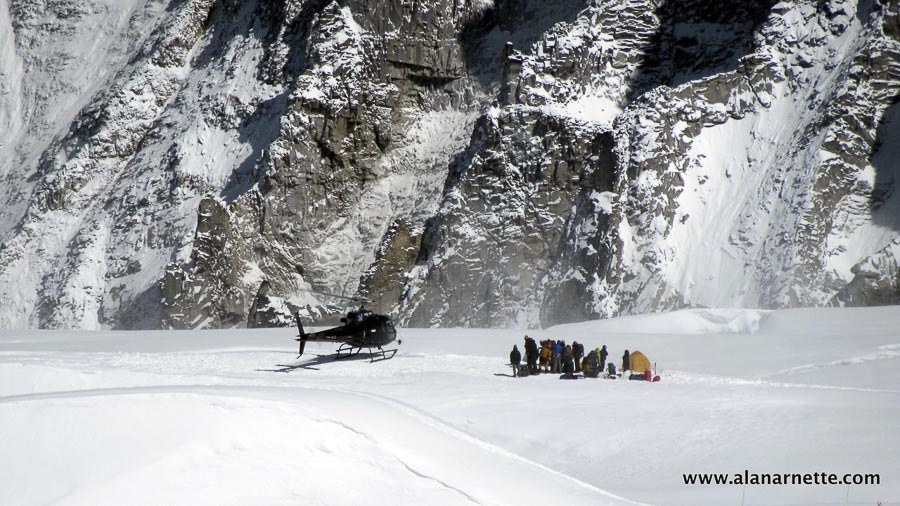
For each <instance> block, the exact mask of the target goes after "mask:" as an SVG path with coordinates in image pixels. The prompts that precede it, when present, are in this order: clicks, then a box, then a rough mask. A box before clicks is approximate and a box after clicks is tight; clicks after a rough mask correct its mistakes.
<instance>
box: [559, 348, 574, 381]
mask: <svg viewBox="0 0 900 506" xmlns="http://www.w3.org/2000/svg"><path fill="white" fill-rule="evenodd" d="M562 372H563V374H565V376H566V377H567V378H572V377H574V376H575V358H574V355H573V353H572V347H571V346H566V347H565V348H563V356H562Z"/></svg>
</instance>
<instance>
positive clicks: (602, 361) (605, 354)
mask: <svg viewBox="0 0 900 506" xmlns="http://www.w3.org/2000/svg"><path fill="white" fill-rule="evenodd" d="M598 356H599V357H600V370H601V371H602V370H603V369H605V368H606V357H608V356H609V352H608V351H606V345H605V344H604V345H603V348H600V351H599V352H598Z"/></svg>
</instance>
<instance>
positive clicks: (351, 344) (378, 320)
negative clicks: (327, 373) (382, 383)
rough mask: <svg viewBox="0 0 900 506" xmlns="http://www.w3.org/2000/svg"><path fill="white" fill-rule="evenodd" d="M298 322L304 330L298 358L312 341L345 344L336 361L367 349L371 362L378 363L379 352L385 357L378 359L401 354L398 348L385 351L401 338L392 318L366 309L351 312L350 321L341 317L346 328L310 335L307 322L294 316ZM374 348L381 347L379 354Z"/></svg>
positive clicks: (301, 329)
mask: <svg viewBox="0 0 900 506" xmlns="http://www.w3.org/2000/svg"><path fill="white" fill-rule="evenodd" d="M294 319H296V320H297V329H298V330H299V331H300V334H299V335H298V336H297V339H294V340H295V341H299V342H300V349H299V354H298V355H297V358H300V357H301V356H303V350H304V349H305V348H306V343H307V342H309V341H320V342H321V341H325V342H332V343H341V345H340V346H339V347H338V350H337V358H336V359H335V360H340V359H342V358H348V357H352V356H355V355H358V354H359V352H361V351H362V349H363V348H367V349H368V350H369V357H370V360H369V362H375V358H374V356H375V355H376V354H377V353H378V352H381V358H380V359H378V360H387V359H390V358H394V355H396V354H397V349H396V348H395V349H392V350H385V349H384V348H383V346H386V345H388V344H390V343H392V342H394V340H395V339H396V338H397V329H396V328H394V322H393V321H391V318H390V317H389V316H386V315H383V314H376V313H373V312H372V311H369V310H367V309H365V307H361V308H360V309H359V310H357V311H350V312H349V313H347V317H346V318H341V323H343V325H342V326H340V327H334V328H331V329H327V330H322V331H319V332H312V333H306V331H305V330H304V329H303V323H301V322H300V315H299V314H297V313H294ZM397 344H403V341H402V340H399V341H397ZM373 348H378V352H373V351H372V349H373Z"/></svg>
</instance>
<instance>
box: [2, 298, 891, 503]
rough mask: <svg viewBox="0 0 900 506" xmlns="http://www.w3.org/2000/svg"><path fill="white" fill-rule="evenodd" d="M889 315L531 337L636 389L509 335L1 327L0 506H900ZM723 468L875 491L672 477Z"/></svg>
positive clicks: (725, 320) (787, 314)
mask: <svg viewBox="0 0 900 506" xmlns="http://www.w3.org/2000/svg"><path fill="white" fill-rule="evenodd" d="M898 328H900V308H896V307H884V308H865V309H800V310H784V311H773V312H768V311H751V310H723V309H704V310H685V311H679V312H674V313H668V314H657V315H646V316H633V317H625V318H617V319H612V320H604V321H595V322H586V323H579V324H571V325H565V326H558V327H553V328H550V329H545V330H540V331H534V333H533V334H532V335H533V336H534V337H539V338H543V337H553V338H562V339H566V340H567V341H571V340H573V339H575V340H578V341H580V342H584V343H586V347H588V348H592V347H596V346H600V345H601V344H606V345H607V347H608V348H609V349H610V352H611V355H610V356H611V357H612V358H615V359H616V361H617V362H620V360H619V357H620V356H621V354H622V351H623V350H624V349H625V348H627V349H629V350H631V351H634V350H638V349H639V350H641V351H643V352H645V353H646V354H647V355H648V357H649V358H650V359H651V361H653V362H655V363H656V365H657V368H658V371H659V373H660V374H661V376H662V377H663V381H662V382H660V383H656V384H648V383H644V382H629V381H608V380H580V381H574V382H568V381H565V382H564V381H559V380H557V379H556V376H555V375H543V376H538V377H530V378H522V379H513V378H511V377H510V376H509V372H508V370H507V369H506V368H505V366H504V363H505V362H506V360H505V357H506V356H507V354H508V352H509V349H510V347H511V345H512V344H513V343H516V344H520V348H521V342H522V341H521V340H522V335H521V332H518V331H511V330H484V329H428V330H419V329H401V331H400V334H401V338H402V339H403V344H402V345H401V346H400V352H399V353H398V354H397V356H396V357H395V358H394V359H392V360H388V361H383V362H376V363H373V364H370V363H368V362H367V361H366V360H348V361H341V362H334V361H333V355H332V353H333V352H334V347H333V346H330V345H321V344H316V345H311V346H309V348H308V349H309V350H310V351H311V353H309V355H308V356H304V357H303V358H302V359H300V360H295V355H294V352H295V347H294V345H295V343H294V341H292V337H293V332H292V331H290V330H287V329H267V330H231V331H194V332H180V331H179V332H85V331H82V332H63V331H3V333H2V334H0V504H48V503H51V504H123V503H128V504H298V503H302V504H358V503H359V502H360V501H361V500H363V499H364V500H365V501H366V502H368V503H374V504H387V503H390V504H466V503H478V504H630V502H629V501H635V502H640V503H649V504H679V505H682V504H683V505H700V504H710V505H713V504H715V505H720V504H746V505H786V504H845V503H847V502H849V503H850V504H871V505H873V506H874V505H875V504H876V501H882V503H883V504H900V472H898V471H900V459H898V457H897V448H900V431H898V430H897V423H896V421H897V419H898V416H900V372H898V371H900V335H898V333H897V330H896V329H898ZM744 469H747V470H749V471H750V472H755V473H781V472H795V473H815V472H828V473H838V474H843V473H879V474H880V476H881V484H880V485H877V486H852V487H849V488H848V487H846V486H750V487H746V488H744V487H740V486H699V485H697V486H686V485H684V484H683V480H682V474H683V473H702V472H717V473H738V472H743V470H744ZM605 491H606V492H605ZM620 497H623V498H626V499H621V498H620Z"/></svg>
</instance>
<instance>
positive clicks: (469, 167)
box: [0, 0, 900, 328]
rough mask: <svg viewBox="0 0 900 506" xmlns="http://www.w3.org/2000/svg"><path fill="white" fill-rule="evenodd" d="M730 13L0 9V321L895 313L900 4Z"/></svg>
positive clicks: (161, 323) (349, 6)
mask: <svg viewBox="0 0 900 506" xmlns="http://www.w3.org/2000/svg"><path fill="white" fill-rule="evenodd" d="M726 4H727V5H719V4H717V5H716V6H715V8H712V7H711V5H710V4H709V3H708V2H701V1H699V0H673V1H668V2H663V1H661V0H659V1H650V0H628V1H625V2H622V1H611V0H593V1H576V0H561V1H558V2H552V3H548V2H543V1H537V0H496V1H493V0H433V1H429V2H406V1H403V0H375V1H371V0H370V1H366V0H344V1H326V0H253V1H237V0H171V1H166V0H128V1H125V2H122V1H115V2H113V1H111V0H88V1H79V2H74V1H54V2H50V1H46V2H43V1H41V2H35V1H33V0H28V1H24V0H0V178H2V180H3V181H2V188H0V308H2V309H0V326H3V327H14V326H34V327H51V328H54V327H78V328H99V327H114V328H153V327H164V328H201V327H209V326H242V325H251V326H257V325H276V324H283V323H285V322H288V321H289V320H290V318H291V316H290V315H291V313H292V312H293V311H298V310H299V311H300V312H301V314H303V315H306V316H310V317H322V316H325V315H327V314H328V313H329V312H331V311H335V310H340V309H341V305H342V304H346V302H342V301H343V299H339V298H335V297H331V296H328V295H322V294H336V295H340V296H364V297H366V298H368V299H369V300H370V301H371V302H370V303H369V305H370V307H371V308H373V309H376V310H378V311H382V312H392V313H393V314H395V315H396V316H398V317H399V319H400V320H401V321H402V322H403V323H405V324H408V325H419V326H427V325H465V326H508V325H516V326H526V325H550V324H554V323H560V322H567V321H575V320H582V319H589V318H597V317H608V316H614V315H618V314H630V313H641V312H649V311H659V310H664V309H672V308H678V307H684V306H752V307H787V306H804V305H822V304H857V305H864V304H896V303H898V301H900V268H898V260H900V259H898V254H900V248H898V246H897V244H898V243H897V241H898V240H900V239H898V238H900V201H898V197H897V196H896V195H895V187H896V184H897V179H898V176H900V134H898V132H900V106H898V103H900V0H880V1H876V0H870V1H862V2H853V1H838V0H829V1H812V0H808V1H800V2H793V3H788V2H780V3H774V2H772V1H768V0H743V1H741V0H731V1H729V2H726ZM85 41H87V42H85Z"/></svg>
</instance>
